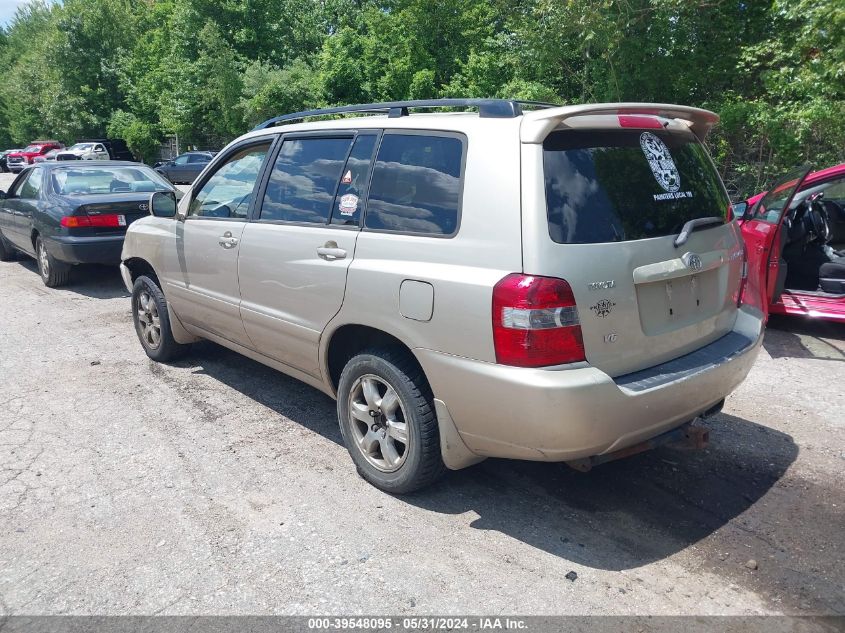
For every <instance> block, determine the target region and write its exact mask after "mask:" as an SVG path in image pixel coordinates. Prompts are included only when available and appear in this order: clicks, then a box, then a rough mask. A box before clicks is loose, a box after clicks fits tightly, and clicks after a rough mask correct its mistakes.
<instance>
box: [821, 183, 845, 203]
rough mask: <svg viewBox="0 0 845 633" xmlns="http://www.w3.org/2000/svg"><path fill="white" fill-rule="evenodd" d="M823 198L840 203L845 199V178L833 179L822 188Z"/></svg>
mask: <svg viewBox="0 0 845 633" xmlns="http://www.w3.org/2000/svg"><path fill="white" fill-rule="evenodd" d="M824 197H825V200H835V201H836V202H839V203H840V204H841V203H842V201H845V178H842V179H841V180H837V181H835V182H834V183H833V184H832V185H830V186H829V187H827V188H826V189H825V190H824Z"/></svg>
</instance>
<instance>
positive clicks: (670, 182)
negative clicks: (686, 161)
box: [640, 132, 692, 200]
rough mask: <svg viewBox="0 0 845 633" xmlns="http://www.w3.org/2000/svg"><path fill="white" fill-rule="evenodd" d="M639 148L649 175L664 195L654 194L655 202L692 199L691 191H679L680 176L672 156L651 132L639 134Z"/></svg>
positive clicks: (664, 144)
mask: <svg viewBox="0 0 845 633" xmlns="http://www.w3.org/2000/svg"><path fill="white" fill-rule="evenodd" d="M640 147H641V148H642V150H643V154H645V157H646V160H647V161H648V165H649V167H651V173H652V174H654V179H655V180H656V181H657V184H659V185H660V186H661V187H662V188H663V190H664V191H665V192H666V193H656V194H654V199H655V200H677V199H679V198H692V191H680V189H681V174H680V173H679V172H678V168H677V167H676V166H675V161H674V160H673V159H672V154H671V153H670V152H669V148H668V147H666V143H664V142H663V141H662V140H661V139H660V138H659V137H657V136H655V135H654V134H652V133H651V132H643V133H642V134H640Z"/></svg>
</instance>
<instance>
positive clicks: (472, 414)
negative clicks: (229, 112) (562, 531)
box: [0, 100, 827, 493]
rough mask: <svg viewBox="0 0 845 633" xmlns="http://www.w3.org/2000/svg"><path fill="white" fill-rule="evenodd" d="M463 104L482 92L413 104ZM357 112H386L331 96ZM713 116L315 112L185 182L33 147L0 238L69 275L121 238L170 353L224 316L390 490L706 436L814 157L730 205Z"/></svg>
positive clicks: (386, 107)
mask: <svg viewBox="0 0 845 633" xmlns="http://www.w3.org/2000/svg"><path fill="white" fill-rule="evenodd" d="M441 107H448V108H451V109H454V108H473V109H475V110H477V112H464V113H458V114H456V113H448V114H446V113H443V114H431V115H428V116H416V115H410V114H409V112H410V111H412V110H414V109H417V108H425V109H432V108H441ZM356 112H367V113H373V112H382V113H386V114H389V116H387V117H383V116H375V117H373V116H371V117H358V118H349V117H344V118H335V119H327V118H326V117H328V116H330V115H334V114H342V115H347V114H354V113H356ZM313 117H320V118H321V119H323V120H320V121H310V119H311V118H313ZM717 120H718V117H717V116H716V115H715V114H713V113H712V112H708V111H706V110H701V109H697V108H690V107H684V106H668V105H643V104H616V105H607V104H603V105H597V106H591V105H583V106H567V107H559V106H552V105H543V104H531V105H530V106H528V105H526V104H523V103H521V102H517V101H506V100H434V101H423V102H398V103H390V104H367V105H361V106H345V107H343V108H334V109H326V110H316V111H310V112H304V113H295V114H291V115H285V116H281V117H277V118H275V119H271V120H270V121H267V122H265V123H264V124H262V125H259V126H258V127H257V128H256V129H255V130H253V131H252V132H250V133H248V134H246V135H244V136H242V137H241V138H239V139H237V140H235V141H233V142H232V143H231V144H229V145H228V146H227V147H226V148H225V149H223V150H222V151H221V152H220V153H219V154H217V155H215V156H213V157H212V156H207V157H206V158H208V162H207V164H206V165H205V167H204V168H202V169H201V173H200V174H199V176H198V178H197V179H196V180H195V181H194V183H193V186H192V188H191V190H190V192H189V193H187V194H185V195H184V197H182V198H181V200H179V193H178V192H177V191H176V190H175V189H174V187H173V186H172V185H170V184H169V183H168V182H167V181H166V180H165V179H164V178H162V176H161V175H160V174H158V173H156V172H154V171H152V170H150V169H148V168H146V167H143V166H141V165H137V164H127V163H114V162H99V163H91V164H90V165H85V166H82V165H65V164H63V163H62V162H55V163H43V164H41V165H38V166H34V167H30V168H28V169H27V171H25V172H24V173H23V174H21V176H19V177H18V179H17V180H16V181H15V183H14V184H13V185H12V189H10V191H9V193H8V194H5V196H3V198H4V199H2V200H0V205H2V207H0V258H4V259H8V258H9V257H11V256H12V255H13V251H21V252H24V253H26V254H29V255H31V256H34V257H36V258H37V260H38V267H39V271H40V273H41V276H42V278H43V279H44V281H45V283H46V284H47V285H51V286H55V285H60V284H61V283H63V282H64V281H66V280H67V271H68V269H69V265H71V264H72V263H76V262H81V261H102V262H115V261H117V260H120V271H121V274H122V277H123V280H124V283H125V285H126V287H127V290H128V291H129V292H131V295H132V297H131V305H132V315H133V320H134V325H135V329H136V332H137V335H138V338H139V340H140V342H141V345H142V347H143V349H144V351H145V352H146V354H147V355H148V356H149V357H150V358H151V359H153V360H155V361H159V362H168V361H171V360H173V359H175V358H177V357H179V356H180V355H182V354H184V353H186V352H187V351H188V349H189V346H190V344H191V343H193V342H195V341H198V340H200V339H208V340H211V341H214V342H216V343H218V344H221V345H223V346H226V347H228V348H230V349H233V350H235V351H237V352H240V353H242V354H244V355H246V356H248V357H250V358H253V359H255V360H257V361H259V362H261V363H264V364H266V365H269V366H271V367H274V368H276V369H278V370H280V371H282V372H284V373H287V374H289V375H291V376H293V377H295V378H298V379H300V380H302V381H304V382H306V383H308V384H310V385H312V386H314V387H316V388H318V389H320V390H322V391H324V392H325V393H327V394H329V395H330V396H332V397H334V398H336V400H337V415H338V422H339V425H340V429H341V432H342V436H343V439H344V442H345V444H346V447H347V449H348V451H349V454H350V456H351V458H352V460H353V462H354V464H355V466H356V468H357V469H358V472H359V473H360V474H361V475H362V476H363V477H364V478H365V479H366V480H367V481H369V482H371V483H372V484H373V485H375V486H377V487H379V488H381V489H383V490H386V491H388V492H392V493H405V492H410V491H412V490H416V489H418V488H420V487H422V486H425V485H427V484H430V483H431V482H433V481H434V480H435V479H437V477H438V476H439V475H440V474H441V473H442V472H443V471H444V470H445V469H446V468H449V469H460V468H464V467H466V466H469V465H471V464H474V463H476V462H478V461H481V460H483V459H485V458H486V457H504V458H516V459H529V460H539V461H564V462H567V463H568V464H570V465H571V466H573V467H575V468H578V469H581V470H589V469H590V468H592V467H593V466H596V465H598V464H601V463H603V462H606V461H609V460H612V459H616V458H619V457H622V456H625V455H630V454H632V453H636V452H639V451H641V450H646V449H647V448H651V447H654V446H657V445H660V444H663V443H667V442H676V441H684V442H686V443H689V444H692V445H696V446H702V445H703V444H704V443H706V431H704V430H703V427H700V426H696V425H694V424H693V422H694V421H695V420H696V419H698V418H699V417H704V416H707V415H711V414H713V413H714V412H717V411H718V410H719V409H720V408H721V406H722V403H723V402H724V399H725V397H726V396H727V395H728V394H729V393H730V392H731V391H732V390H733V389H735V388H736V387H737V385H739V384H740V383H741V382H742V380H744V378H745V376H746V375H747V373H748V372H749V370H750V368H751V366H752V364H753V362H754V359H755V357H756V355H757V353H758V350H759V348H760V345H761V341H762V334H763V327H764V324H765V319H766V305H767V303H768V301H767V300H766V299H765V298H764V295H763V294H761V293H762V290H761V289H763V288H767V287H768V283H769V279H768V275H769V271H770V267H769V265H768V261H769V257H770V255H769V253H768V252H767V251H766V250H765V248H757V246H755V245H754V244H753V242H752V243H751V244H752V245H751V246H750V247H746V246H745V245H744V244H743V239H742V234H743V232H744V231H750V230H754V229H753V224H752V223H754V222H767V221H769V220H772V221H770V222H768V223H769V224H770V225H771V226H779V222H780V219H781V216H783V215H784V213H781V211H780V210H781V209H783V210H788V209H792V208H793V203H792V199H793V195H794V192H795V190H796V189H799V188H801V187H802V186H803V185H802V182H803V175H802V177H792V176H790V177H789V178H787V180H786V181H785V182H783V183H781V184H779V185H777V186H776V187H774V188H773V189H772V191H771V192H770V193H769V194H766V195H765V196H763V197H762V198H761V200H759V201H750V203H751V205H750V207H749V211H748V213H742V218H741V219H740V220H736V221H735V220H733V219H732V216H731V205H730V201H729V199H728V196H727V193H726V191H725V188H724V186H723V184H722V182H721V180H720V179H719V176H718V174H717V172H716V170H715V168H714V167H713V164H712V162H711V160H710V158H709V156H708V155H707V152H706V150H705V148H704V145H703V140H704V138H705V136H706V135H707V133H708V131H709V130H710V128H711V127H712V126H713V125H714V124H715V123H716V121H717ZM188 164H189V163H188ZM159 167H161V166H159ZM168 169H169V167H168ZM163 173H168V172H167V171H166V170H163ZM170 173H175V172H170ZM171 178H172V179H177V180H178V179H179V177H178V176H171ZM804 191H807V190H806V188H805V189H804ZM826 191H827V190H826ZM817 193H818V192H813V193H810V194H809V195H808V196H805V197H804V198H803V199H802V200H801V201H800V202H798V204H799V206H800V205H801V204H809V205H810V207H809V208H811V209H812V208H815V207H813V206H812V205H814V204H815V202H816V201H817V199H818V198H813V196H814V195H816V194H817ZM816 206H818V205H816ZM735 208H736V210H737V211H738V212H742V209H741V207H740V206H737V207H735ZM812 212H813V211H805V212H804V214H806V213H812ZM790 213H791V212H787V213H786V215H789V214H790ZM801 217H802V220H801V221H804V220H803V217H804V215H802V216H801ZM798 221H799V220H798V213H797V212H796V213H795V214H793V219H792V221H791V222H792V224H794V223H797V222H798ZM811 222H812V223H815V222H816V220H807V221H806V223H807V224H808V225H809V223H811ZM814 226H815V224H814ZM774 230H775V231H777V229H774ZM807 240H809V238H806V239H805V242H806V241H807ZM746 242H748V238H746ZM121 245H122V252H120V249H121Z"/></svg>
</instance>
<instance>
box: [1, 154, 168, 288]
mask: <svg viewBox="0 0 845 633" xmlns="http://www.w3.org/2000/svg"><path fill="white" fill-rule="evenodd" d="M154 191H174V192H175V189H174V187H173V185H171V184H170V183H169V182H167V181H166V180H165V179H164V178H162V177H161V176H159V175H158V174H157V173H155V172H154V171H153V170H152V169H150V168H149V167H147V166H146V165H142V164H139V163H130V162H123V161H91V162H88V161H86V162H85V163H84V164H80V163H77V162H74V163H60V162H57V163H46V162H45V163H40V164H38V165H36V166H33V167H30V168H28V169H25V170H24V171H22V172H21V174H20V175H19V176H18V177H17V178H16V179H15V181H14V182H13V183H12V186H11V188H10V189H9V191H8V192H3V191H0V261H9V260H11V259H14V258H15V256H16V255H17V253H19V252H20V253H24V254H25V255H29V256H30V257H34V258H35V260H36V261H37V262H38V271H39V272H40V273H41V278H42V279H43V280H44V283H45V284H46V285H47V286H49V287H51V288H54V287H56V286H61V285H63V284H65V283H66V282H67V279H68V275H69V273H70V268H71V266H72V265H74V264H114V265H117V264H119V263H120V251H121V249H122V248H123V239H124V236H125V235H126V227H127V226H129V225H130V224H131V223H132V222H133V221H135V220H137V219H138V218H140V217H143V216H145V215H148V214H149V210H148V204H149V200H150V194H152V193H153V192H154ZM177 195H179V194H177Z"/></svg>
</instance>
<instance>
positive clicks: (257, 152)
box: [188, 142, 270, 219]
mask: <svg viewBox="0 0 845 633" xmlns="http://www.w3.org/2000/svg"><path fill="white" fill-rule="evenodd" d="M269 149H270V143H269V142H268V143H262V144H261V145H253V146H251V147H247V148H244V149H242V150H240V151H239V152H237V153H235V154H233V155H232V156H230V157H229V158H228V159H227V160H226V162H225V163H223V164H222V165H221V166H220V167H219V168H218V169H217V171H215V172H214V174H213V175H212V176H211V178H209V179H208V180H207V181H206V182H205V184H204V185H203V186H202V187H201V188H200V190H199V191H198V192H197V193H196V195H195V196H194V199H193V200H191V205H190V207H189V208H188V217H191V216H198V217H205V218H238V219H246V217H247V212H248V211H249V206H250V203H251V202H252V198H253V192H254V190H255V184H256V182H257V181H258V176H259V175H260V174H261V167H262V165H263V164H264V158H265V157H266V156H267V151H268V150H269Z"/></svg>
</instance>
